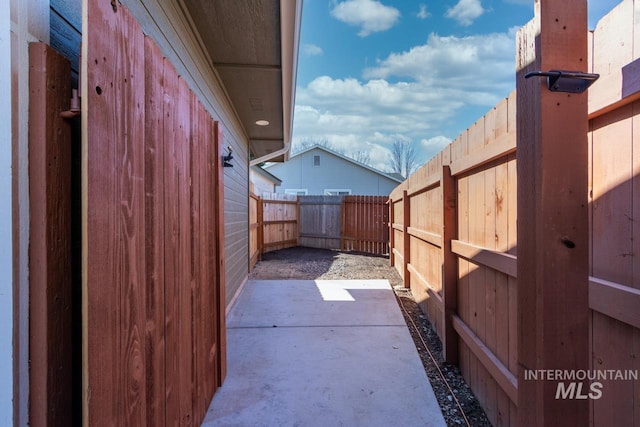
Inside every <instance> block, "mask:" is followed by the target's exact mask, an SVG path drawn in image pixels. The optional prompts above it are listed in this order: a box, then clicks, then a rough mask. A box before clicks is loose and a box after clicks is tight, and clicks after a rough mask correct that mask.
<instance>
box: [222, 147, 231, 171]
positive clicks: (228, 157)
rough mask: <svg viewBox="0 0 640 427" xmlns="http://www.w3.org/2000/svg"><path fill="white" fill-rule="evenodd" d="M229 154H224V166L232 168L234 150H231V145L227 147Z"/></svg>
mask: <svg viewBox="0 0 640 427" xmlns="http://www.w3.org/2000/svg"><path fill="white" fill-rule="evenodd" d="M227 150H228V151H229V154H227V155H226V156H222V167H225V168H232V167H233V165H232V164H231V160H233V151H231V147H227Z"/></svg>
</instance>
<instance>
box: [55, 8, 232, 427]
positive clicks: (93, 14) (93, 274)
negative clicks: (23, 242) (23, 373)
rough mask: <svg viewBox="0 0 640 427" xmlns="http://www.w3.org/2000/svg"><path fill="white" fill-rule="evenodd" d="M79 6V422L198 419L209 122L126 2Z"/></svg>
mask: <svg viewBox="0 0 640 427" xmlns="http://www.w3.org/2000/svg"><path fill="white" fill-rule="evenodd" d="M87 7H88V9H87V10H86V12H87V14H85V17H88V18H86V19H88V20H89V22H88V23H86V25H85V28H87V29H88V30H87V32H86V33H83V41H82V43H83V47H84V48H85V52H86V55H84V54H83V57H82V61H83V65H82V68H83V70H85V71H86V74H87V78H86V79H85V78H84V77H83V82H82V83H83V87H82V89H83V90H82V101H83V136H82V155H83V164H82V174H83V177H82V179H83V205H82V206H83V212H82V217H83V233H82V234H83V236H82V238H83V260H82V263H83V268H82V270H83V289H82V297H83V298H82V299H83V307H82V313H83V319H82V327H83V343H82V347H83V392H82V396H83V405H84V408H83V421H84V424H85V425H167V424H172V425H192V424H195V425H197V424H199V423H200V422H201V420H202V419H203V418H204V415H205V413H206V411H207V408H208V406H209V403H210V402H211V399H212V397H213V394H214V392H215V390H216V388H217V387H218V386H220V385H221V384H222V381H223V379H224V375H225V357H226V356H225V354H226V344H225V341H226V338H225V336H226V334H225V327H224V324H225V318H224V316H225V297H224V271H225V267H224V260H225V256H224V226H223V218H224V215H223V205H224V203H223V194H224V186H223V173H222V167H221V165H220V156H221V146H222V131H221V127H220V126H219V124H218V123H217V122H216V121H214V119H213V118H212V117H211V115H210V114H209V113H208V112H207V110H206V109H205V108H204V106H203V105H202V104H201V103H200V102H199V101H198V99H197V97H196V95H195V94H194V93H193V92H192V91H191V90H190V89H189V87H188V85H187V83H186V82H185V81H184V80H183V79H182V78H180V76H179V75H178V73H177V72H176V70H175V68H174V67H173V66H172V64H171V63H170V61H169V60H168V59H166V58H164V56H163V55H162V53H161V51H160V49H159V48H158V46H157V45H156V44H155V43H154V42H153V40H151V39H150V38H148V37H145V35H144V33H143V31H142V29H141V28H140V26H139V24H138V23H137V22H136V21H135V19H134V18H133V17H132V15H131V14H130V13H129V12H128V11H127V9H126V8H125V7H123V6H120V5H119V6H118V7H117V8H114V7H112V6H111V5H110V4H109V3H106V2H97V1H91V2H88V6H87ZM105 34H109V37H105ZM49 345H50V346H56V345H57V343H53V342H51V343H49Z"/></svg>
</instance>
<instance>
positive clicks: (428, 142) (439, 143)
mask: <svg viewBox="0 0 640 427" xmlns="http://www.w3.org/2000/svg"><path fill="white" fill-rule="evenodd" d="M451 141H452V140H451V138H447V137H446V136H442V135H438V136H434V137H433V138H429V139H422V140H421V141H420V144H422V147H423V148H424V149H425V151H427V152H428V153H431V156H433V155H435V154H437V153H439V152H440V151H441V150H442V149H443V148H444V147H446V146H447V145H449V143H450V142H451ZM431 156H430V157H431Z"/></svg>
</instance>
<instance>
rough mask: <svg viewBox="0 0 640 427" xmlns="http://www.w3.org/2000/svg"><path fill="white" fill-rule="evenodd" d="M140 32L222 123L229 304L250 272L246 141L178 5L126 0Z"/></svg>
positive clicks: (149, 0)
mask: <svg viewBox="0 0 640 427" xmlns="http://www.w3.org/2000/svg"><path fill="white" fill-rule="evenodd" d="M123 4H124V5H125V6H127V7H128V8H129V10H131V12H132V13H133V15H134V16H135V17H136V19H137V20H138V21H139V22H140V24H141V26H142V29H143V31H144V32H145V33H146V34H147V35H149V36H150V37H151V38H153V40H154V41H155V42H156V43H157V44H158V46H159V47H160V49H161V50H162V52H163V53H164V54H165V55H166V56H167V58H169V59H170V60H171V62H172V63H173V65H174V66H175V68H176V70H177V71H178V73H179V74H180V75H181V76H182V77H183V78H184V79H185V81H187V83H188V84H189V87H190V88H191V90H193V91H194V92H195V93H196V95H197V96H198V98H199V99H200V101H201V102H202V103H203V105H204V106H205V108H206V109H207V110H208V111H209V113H210V114H211V115H212V116H213V117H214V119H215V120H218V121H219V122H220V124H221V125H222V129H223V133H224V141H225V142H224V148H225V150H226V148H227V147H231V149H232V150H233V157H234V158H233V160H232V162H231V163H232V164H233V167H230V168H225V169H224V190H225V194H224V222H225V227H224V228H225V255H226V270H225V275H226V292H225V294H226V295H225V298H226V302H227V304H228V303H230V301H231V299H232V298H233V295H234V294H235V293H236V291H237V290H238V288H239V287H240V286H241V285H242V284H243V283H244V281H245V280H246V278H247V276H248V274H249V231H248V230H249V149H248V146H249V143H248V139H247V137H246V135H245V133H244V131H243V129H242V126H241V125H240V123H239V120H238V118H237V116H236V115H235V113H234V109H233V107H232V106H231V104H230V103H229V101H228V100H227V98H226V96H225V95H224V94H225V92H224V89H223V87H222V85H221V84H220V83H219V80H218V77H217V75H216V74H215V72H214V71H213V70H212V69H211V67H210V65H209V61H208V59H207V56H206V55H205V54H204V51H203V49H202V48H201V47H200V44H199V42H198V40H197V38H196V37H195V36H194V34H193V31H192V23H191V22H188V20H187V19H186V18H185V17H184V13H183V11H182V10H181V9H180V7H179V6H178V5H177V4H174V3H171V2H160V1H157V0H142V1H140V0H124V1H123Z"/></svg>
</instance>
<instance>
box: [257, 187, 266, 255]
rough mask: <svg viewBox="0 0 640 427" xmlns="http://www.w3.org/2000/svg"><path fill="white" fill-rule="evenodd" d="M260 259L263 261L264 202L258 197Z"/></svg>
mask: <svg viewBox="0 0 640 427" xmlns="http://www.w3.org/2000/svg"><path fill="white" fill-rule="evenodd" d="M256 216H257V217H258V260H260V261H262V253H263V251H264V202H263V201H262V197H258V214H257V215H256Z"/></svg>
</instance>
